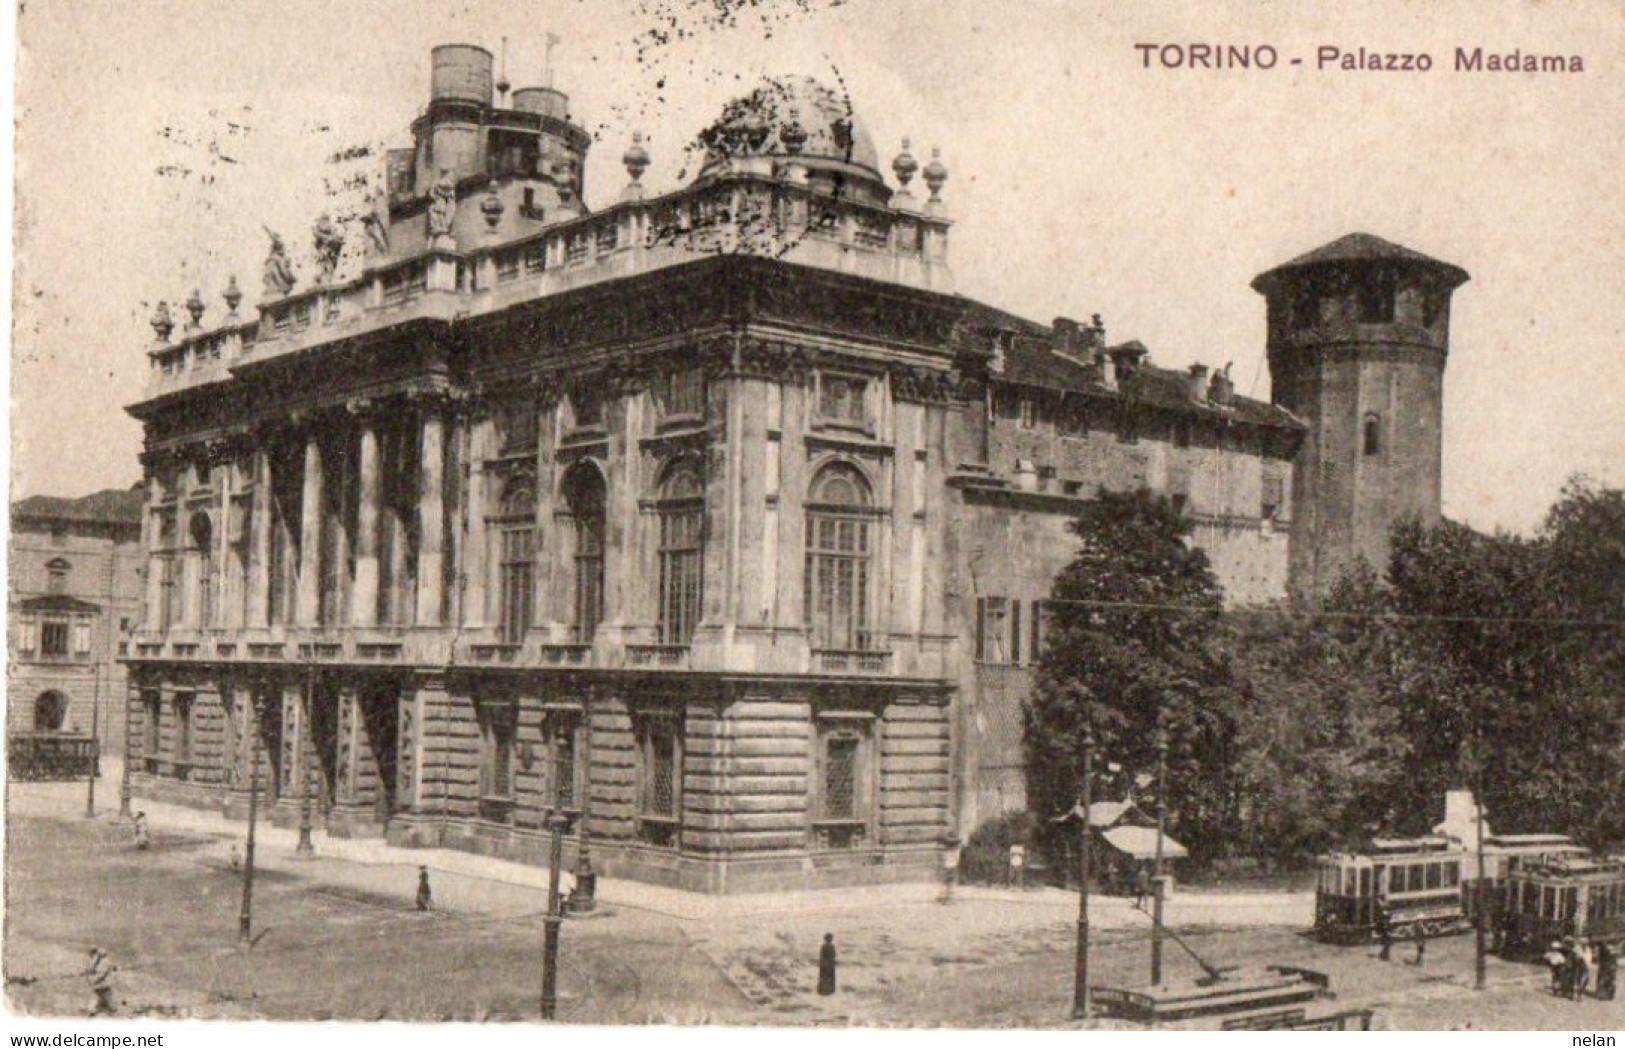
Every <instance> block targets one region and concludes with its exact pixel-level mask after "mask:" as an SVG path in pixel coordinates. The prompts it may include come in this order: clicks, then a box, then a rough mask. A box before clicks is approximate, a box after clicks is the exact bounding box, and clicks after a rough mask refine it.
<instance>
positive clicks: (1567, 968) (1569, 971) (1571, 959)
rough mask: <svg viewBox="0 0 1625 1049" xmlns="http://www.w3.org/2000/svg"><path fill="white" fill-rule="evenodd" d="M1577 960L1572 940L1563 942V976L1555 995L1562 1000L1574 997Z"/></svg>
mask: <svg viewBox="0 0 1625 1049" xmlns="http://www.w3.org/2000/svg"><path fill="white" fill-rule="evenodd" d="M1578 962H1579V959H1578V958H1576V957H1575V956H1574V938H1573V937H1570V938H1568V939H1566V940H1564V941H1563V974H1562V977H1561V978H1560V979H1559V980H1558V982H1557V993H1558V994H1559V995H1560V996H1562V997H1564V998H1572V997H1574V973H1575V970H1576V968H1577V967H1578Z"/></svg>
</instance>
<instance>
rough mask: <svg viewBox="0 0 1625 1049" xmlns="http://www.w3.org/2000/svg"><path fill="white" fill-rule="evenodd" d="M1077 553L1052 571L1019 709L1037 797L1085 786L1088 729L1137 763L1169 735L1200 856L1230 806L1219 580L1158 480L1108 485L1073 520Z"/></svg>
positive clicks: (1056, 799)
mask: <svg viewBox="0 0 1625 1049" xmlns="http://www.w3.org/2000/svg"><path fill="white" fill-rule="evenodd" d="M1072 530H1073V532H1074V533H1075V534H1076V535H1077V537H1078V539H1079V540H1080V541H1081V547H1080V549H1079V551H1078V555H1077V557H1076V559H1074V560H1073V562H1072V563H1071V564H1070V565H1068V566H1067V567H1066V569H1064V570H1063V571H1062V573H1061V574H1060V576H1059V577H1057V579H1056V581H1055V584H1054V587H1053V590H1052V604H1051V605H1050V611H1049V613H1048V616H1047V619H1048V633H1047V635H1046V639H1045V640H1046V647H1045V656H1044V658H1043V660H1042V661H1041V663H1040V665H1039V670H1038V679H1037V687H1036V689H1035V690H1034V693H1033V695H1032V696H1030V697H1029V699H1028V701H1027V703H1026V706H1025V708H1024V710H1023V729H1024V732H1023V740H1024V746H1025V750H1026V756H1027V777H1028V799H1029V804H1030V806H1031V807H1032V808H1033V809H1034V810H1035V811H1036V812H1037V813H1039V814H1040V815H1053V814H1055V813H1059V812H1062V811H1065V810H1066V809H1068V808H1069V807H1070V806H1072V805H1073V804H1074V802H1075V801H1076V799H1077V796H1078V786H1079V775H1080V771H1081V764H1082V741H1083V736H1084V733H1085V730H1086V728H1088V729H1092V730H1093V734H1094V737H1095V741H1096V745H1097V747H1098V748H1099V753H1100V754H1101V755H1103V756H1105V757H1107V758H1109V760H1111V761H1115V762H1118V763H1120V764H1122V765H1124V766H1126V767H1128V768H1131V769H1137V770H1142V771H1150V770H1151V769H1153V768H1154V767H1155V763H1156V750H1155V745H1156V737H1157V730H1158V725H1159V722H1160V723H1161V725H1162V726H1163V727H1164V728H1165V729H1166V732H1167V738H1168V758H1167V760H1168V776H1167V791H1166V794H1167V797H1166V802H1167V806H1168V812H1169V818H1170V829H1171V830H1173V829H1177V830H1178V831H1179V836H1180V839H1181V841H1182V842H1183V843H1184V844H1186V845H1187V846H1188V847H1189V848H1190V849H1191V852H1192V856H1193V858H1196V859H1198V860H1199V861H1200V860H1201V859H1203V858H1209V857H1211V856H1213V855H1214V854H1215V853H1216V852H1217V851H1218V849H1219V848H1220V846H1221V844H1222V841H1223V838H1224V831H1225V828H1226V824H1227V822H1228V821H1229V819H1230V817H1231V816H1232V814H1233V799H1234V794H1235V792H1234V790H1233V784H1232V780H1231V775H1230V772H1231V768H1232V765H1233V761H1232V754H1231V746H1232V738H1233V734H1234V732H1233V725H1232V723H1231V721H1230V719H1229V717H1228V716H1227V715H1226V713H1225V711H1226V709H1227V708H1228V706H1229V678H1228V674H1227V671H1226V668H1225V666H1224V663H1223V661H1222V660H1221V659H1220V658H1218V656H1217V655H1216V653H1215V651H1214V650H1213V646H1212V641H1213V637H1214V631H1215V628H1216V625H1217V623H1218V618H1219V610H1220V607H1221V604H1222V597H1223V594H1222V591H1221V590H1220V587H1219V584H1218V582H1217V580H1216V579H1215V578H1214V576H1213V572H1212V570H1211V568H1210V567H1209V565H1208V560H1207V555H1206V554H1204V553H1203V552H1202V551H1201V550H1200V549H1199V548H1196V547H1194V546H1193V545H1192V544H1191V543H1190V542H1189V536H1190V532H1191V526H1190V523H1189V522H1188V521H1187V520H1186V519H1185V518H1184V517H1183V516H1182V515H1181V514H1180V513H1179V512H1178V511H1177V510H1176V509H1174V507H1173V506H1172V504H1171V503H1169V501H1168V500H1167V499H1166V498H1164V497H1160V496H1153V495H1151V494H1150V493H1149V492H1146V491H1143V490H1142V491H1139V492H1133V493H1102V494H1101V496H1100V497H1099V498H1098V499H1097V500H1096V501H1095V502H1093V503H1091V504H1089V506H1087V507H1086V508H1085V509H1084V510H1083V512H1082V513H1081V514H1080V515H1079V516H1078V518H1077V520H1075V521H1074V522H1073V523H1072Z"/></svg>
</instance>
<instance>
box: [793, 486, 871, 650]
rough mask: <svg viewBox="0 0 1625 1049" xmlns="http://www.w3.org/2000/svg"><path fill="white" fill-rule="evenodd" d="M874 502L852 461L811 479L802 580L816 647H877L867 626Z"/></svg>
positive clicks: (809, 622)
mask: <svg viewBox="0 0 1625 1049" xmlns="http://www.w3.org/2000/svg"><path fill="white" fill-rule="evenodd" d="M870 505H871V498H870V494H869V485H868V482H867V481H865V480H864V479H863V475H862V474H860V473H859V472H858V471H857V470H856V469H854V468H853V467H851V466H846V465H844V464H836V465H833V466H828V467H826V468H824V470H822V471H821V472H820V473H819V474H818V476H817V477H816V478H815V479H814V480H813V484H812V489H811V491H810V492H809V493H808V499H807V559H806V571H805V573H804V579H803V585H804V589H805V611H806V618H807V624H808V625H809V626H810V627H811V628H812V641H813V647H814V648H831V649H844V650H849V651H851V650H859V649H867V648H872V647H874V645H873V638H872V637H871V635H870V629H869V620H870V611H869V605H870V594H869V590H870V582H871V580H872V578H873V572H872V571H871V559H872V557H873V552H872V550H871V544H870V517H871V511H870Z"/></svg>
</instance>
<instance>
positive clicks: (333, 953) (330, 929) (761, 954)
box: [5, 785, 1625, 1029]
mask: <svg viewBox="0 0 1625 1049" xmlns="http://www.w3.org/2000/svg"><path fill="white" fill-rule="evenodd" d="M101 797H102V798H104V799H106V804H107V809H106V810H105V811H103V812H101V813H99V815H98V817H97V818H96V819H94V820H86V819H84V818H83V816H82V812H83V808H82V806H83V793H82V788H79V789H78V790H77V791H75V790H70V789H68V788H65V787H60V786H50V787H45V786H22V787H13V788H12V794H11V819H10V821H9V823H8V836H9V841H8V851H7V855H8V864H9V866H8V870H7V881H8V885H9V892H10V901H9V902H10V907H9V908H8V918H7V928H6V952H5V970H6V977H7V994H8V998H9V1000H10V1003H11V1006H12V1008H14V1009H16V1010H18V1011H21V1012H25V1013H30V1014H35V1015H41V1014H57V1015H76V1014H81V1013H82V1012H83V1011H84V1010H85V1009H86V1008H87V1006H88V1004H89V998H90V996H89V992H88V990H87V989H86V987H85V984H84V981H83V980H82V979H80V978H78V977H76V976H74V975H73V974H74V973H75V972H77V971H78V970H79V969H81V968H82V967H83V957H84V954H85V951H86V950H87V949H88V948H89V947H90V946H91V945H101V946H104V947H106V948H107V949H108V950H109V951H110V952H111V954H112V956H113V958H114V960H115V962H116V964H118V965H119V966H120V969H121V971H120V973H119V985H118V997H119V998H120V999H121V1000H122V1001H123V1003H124V1011H125V1012H126V1013H127V1014H133V1015H149V1016H199V1017H236V1018H245V1017H250V1016H262V1017H268V1018H273V1019H321V1018H334V1019H384V1018H387V1019H489V1020H522V1019H534V1018H535V1017H536V1016H537V1015H538V997H539V988H540V972H541V950H540V944H541V933H542V923H541V920H540V918H541V914H542V911H543V910H544V908H545V893H543V892H542V891H541V890H540V889H539V886H541V885H543V884H545V871H543V872H539V871H537V870H535V869H534V868H523V867H515V866H512V865H508V864H501V863H496V862H495V861H490V860H486V859H483V858H480V857H472V856H461V857H458V858H446V857H444V856H443V855H442V854H441V853H440V852H438V851H437V850H426V851H425V852H422V853H417V852H405V851H400V850H387V849H384V848H383V847H382V846H376V847H363V846H362V845H361V844H358V843H354V842H337V841H329V840H328V839H326V838H325V836H322V835H318V836H317V853H318V856H319V857H320V858H318V859H315V860H310V861H301V860H298V859H295V858H294V857H293V855H292V852H293V849H292V844H293V835H292V833H291V832H289V831H285V830H272V829H267V830H266V832H265V833H264V834H263V835H262V837H261V845H260V849H259V856H258V858H259V861H260V862H259V866H258V874H257V878H256V882H255V908H254V929H255V936H256V942H255V947H254V949H253V950H252V951H250V952H246V953H245V952H242V951H239V950H238V949H237V947H236V932H237V919H238V910H239V904H240V892H241V880H240V876H239V875H237V874H235V873H233V872H232V871H231V869H230V865H229V855H230V849H231V844H232V842H233V841H234V840H235V839H236V838H237V837H238V836H240V835H241V833H242V829H243V828H242V826H241V825H240V824H228V823H225V822H223V821H219V820H218V819H217V818H216V817H213V816H210V815H208V814H202V813H195V812H187V811H185V810H180V809H174V808H171V807H166V806H156V805H150V804H145V803H142V804H143V805H144V807H145V809H146V810H147V811H148V814H149V817H150V820H151V824H152V831H153V846H152V848H151V849H150V850H148V851H146V852H138V851H136V849H135V848H134V847H133V844H132V843H131V838H130V834H129V829H128V825H127V824H122V823H120V822H119V821H117V820H116V818H115V817H114V816H113V812H114V810H115V809H116V800H115V797H116V787H115V788H113V789H108V786H107V785H104V786H103V789H102V791H101ZM335 853H342V854H347V856H348V857H349V858H343V859H341V858H336V857H335V855H334V854H335ZM419 862H424V863H429V864H430V865H431V868H432V870H433V877H434V884H435V895H436V907H435V909H434V910H432V911H431V912H429V913H427V914H422V913H419V912H417V911H416V909H415V907H414V905H413V901H412V895H413V891H414V889H415V886H416V880H415V875H416V870H417V864H418V863H419ZM601 888H602V894H601V898H602V899H603V900H604V903H603V905H602V906H601V908H600V910H599V912H598V913H597V914H595V915H593V916H590V917H584V918H580V919H572V920H570V921H569V922H567V923H566V925H565V927H564V936H563V952H562V962H561V974H560V1008H559V1012H560V1016H561V1018H563V1019H567V1020H571V1021H575V1022H598V1023H641V1022H651V1021H661V1020H670V1021H676V1022H687V1023H695V1022H703V1021H711V1022H729V1023H770V1024H847V1023H858V1024H870V1025H920V1026H939V1025H947V1026H962V1027H1067V1026H1074V1025H1073V1024H1072V1022H1071V1021H1070V1019H1069V1018H1068V1016H1067V1012H1068V1003H1069V1001H1070V994H1071V980H1072V959H1073V947H1074V935H1075V925H1074V921H1075V907H1076V900H1075V897H1073V896H1071V895H1069V894H1067V893H1063V892H1060V891H1057V890H1051V889H1036V890H1031V891H1026V892H1023V891H1016V890H992V889H971V888H962V889H961V890H960V891H959V892H958V894H957V895H956V898H955V900H954V902H953V903H951V904H949V905H946V906H944V905H942V904H939V903H937V902H936V901H935V890H934V889H932V888H931V887H929V886H903V887H893V888H887V889H873V890H865V891H861V892H856V891H854V892H841V891H835V892H822V893H787V894H782V895H775V896H752V897H735V898H728V899H722V900H718V899H714V898H709V897H696V896H692V895H690V894H684V893H675V892H660V891H654V890H648V889H645V888H644V887H641V886H635V885H629V884H625V883H616V882H607V883H604V884H603V885H602V886H601ZM1307 910H1308V901H1307V898H1305V897H1303V896H1301V895H1299V896H1270V895H1263V894H1255V895H1251V896H1249V895H1248V894H1226V893H1220V892H1194V891H1193V892H1182V893H1181V894H1180V895H1179V896H1178V897H1177V898H1176V899H1175V900H1174V901H1173V902H1172V903H1171V905H1170V908H1169V913H1170V915H1171V924H1172V925H1173V926H1174V927H1175V928H1176V929H1177V930H1178V931H1179V933H1180V935H1181V937H1182V938H1183V939H1184V940H1185V941H1187V942H1188V943H1189V944H1190V945H1191V947H1192V948H1194V949H1195V950H1196V951H1197V952H1198V953H1200V954H1201V955H1202V956H1203V957H1204V958H1205V959H1206V960H1207V961H1209V962H1210V963H1212V964H1216V965H1220V966H1231V965H1249V966H1259V965H1264V964H1291V965H1301V966H1305V967H1308V968H1312V969H1317V970H1320V971H1323V972H1326V973H1328V974H1329V975H1330V976H1331V980H1332V984H1331V986H1332V989H1333V991H1334V992H1335V993H1336V998H1335V1000H1334V1001H1329V1002H1324V1003H1321V1004H1320V1005H1319V1006H1317V1007H1316V1008H1315V1009H1314V1010H1312V1011H1314V1012H1331V1011H1335V1010H1339V1009H1351V1008H1363V1007H1374V1008H1375V1009H1376V1010H1377V1023H1378V1025H1380V1026H1383V1027H1389V1028H1396V1029H1397V1028H1407V1029H1409V1028H1421V1029H1448V1028H1454V1027H1462V1026H1465V1025H1467V1024H1469V1023H1470V1024H1472V1025H1473V1026H1475V1027H1479V1028H1526V1027H1545V1028H1552V1029H1586V1028H1590V1029H1610V1028H1617V1027H1619V1026H1621V1025H1622V1023H1625V1005H1622V1004H1621V1003H1619V1002H1613V1003H1608V1002H1599V1001H1586V1002H1580V1003H1573V1002H1566V1001H1560V1000H1558V999H1555V998H1552V997H1551V996H1549V995H1548V994H1546V993H1545V990H1544V983H1545V976H1544V973H1543V972H1541V971H1538V970H1537V969H1536V968H1535V967H1532V966H1528V965H1518V964H1511V963H1504V962H1502V961H1500V960H1499V959H1495V958H1492V959H1491V960H1490V970H1489V977H1490V979H1489V982H1490V987H1489V989H1488V990H1487V991H1485V992H1483V993H1482V994H1480V993H1475V992H1474V991H1472V990H1471V980H1472V950H1473V943H1472V938H1471V937H1467V936H1457V937H1452V938H1448V939H1443V940H1439V941H1435V942H1433V943H1431V944H1430V946H1429V951H1428V957H1427V963H1426V965H1425V966H1424V967H1422V968H1420V969H1418V968H1417V967H1415V966H1412V965H1409V964H1406V962H1408V960H1409V959H1410V957H1411V954H1412V952H1411V950H1410V949H1409V947H1408V946H1402V947H1400V948H1397V949H1396V951H1395V961H1394V962H1390V963H1383V962H1379V961H1377V960H1376V959H1375V957H1374V954H1375V952H1374V950H1359V949H1349V948H1335V947H1328V946H1325V945H1322V944H1318V943H1316V942H1314V941H1312V940H1310V939H1308V938H1307V937H1305V936H1303V935H1301V934H1300V930H1301V929H1302V928H1303V927H1305V926H1306V924H1307ZM1093 924H1094V928H1095V931H1096V936H1095V939H1094V952H1093V959H1094V966H1095V968H1094V981H1095V982H1096V983H1097V984H1103V985H1115V986H1138V985H1142V984H1144V983H1145V982H1146V976H1147V965H1148V950H1149V948H1148V939H1147V936H1148V925H1149V923H1148V920H1147V918H1146V917H1145V916H1144V915H1143V914H1142V913H1141V912H1139V911H1136V910H1135V909H1134V908H1133V907H1132V906H1131V905H1130V904H1129V903H1128V902H1127V901H1125V900H1121V899H1116V898H1103V899H1100V900H1098V901H1096V905H1095V907H1094V909H1093ZM826 932H828V933H832V934H833V935H834V937H835V941H836V944H837V946H838V948H839V950H840V961H841V963H840V984H841V987H840V991H839V993H838V994H836V995H834V996H832V997H828V998H821V997H819V996H818V995H817V994H816V993H815V990H814V987H815V983H816V975H817V973H816V966H815V960H816V958H817V951H818V944H819V943H820V941H821V939H822V936H823V934H824V933H826ZM1165 959H1166V965H1167V969H1168V974H1169V976H1170V978H1172V979H1176V980H1177V979H1186V978H1192V977H1194V976H1197V975H1199V974H1200V969H1199V968H1198V966H1197V965H1196V963H1195V962H1194V961H1192V960H1191V959H1190V958H1189V957H1188V956H1187V955H1186V954H1185V952H1184V950H1183V949H1182V948H1181V947H1180V946H1179V945H1178V944H1177V943H1176V942H1174V941H1173V940H1169V941H1168V942H1167V944H1166V947H1165Z"/></svg>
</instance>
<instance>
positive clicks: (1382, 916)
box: [1377, 896, 1394, 962]
mask: <svg viewBox="0 0 1625 1049" xmlns="http://www.w3.org/2000/svg"><path fill="white" fill-rule="evenodd" d="M1377 942H1378V943H1380V944H1382V950H1381V951H1380V952H1378V954H1377V960H1378V961H1380V962H1385V961H1388V960H1389V958H1390V956H1391V955H1392V954H1393V950H1394V925H1393V922H1392V921H1390V920H1389V918H1388V900H1387V899H1386V898H1385V897H1382V896H1379V897H1377Z"/></svg>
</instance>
